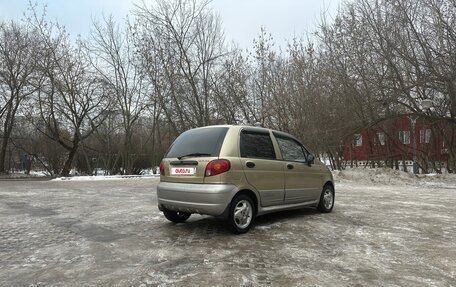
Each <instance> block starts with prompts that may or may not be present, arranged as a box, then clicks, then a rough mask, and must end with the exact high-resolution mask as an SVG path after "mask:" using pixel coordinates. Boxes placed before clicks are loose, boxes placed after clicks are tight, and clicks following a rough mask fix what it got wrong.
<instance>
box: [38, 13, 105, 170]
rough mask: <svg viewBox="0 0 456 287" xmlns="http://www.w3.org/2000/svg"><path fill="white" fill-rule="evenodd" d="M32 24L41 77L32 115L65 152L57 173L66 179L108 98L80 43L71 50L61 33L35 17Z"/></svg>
mask: <svg viewBox="0 0 456 287" xmlns="http://www.w3.org/2000/svg"><path fill="white" fill-rule="evenodd" d="M34 20H35V21H34V24H35V25H36V27H37V28H38V29H39V31H40V34H39V36H40V47H39V50H40V55H39V57H38V58H39V69H40V73H41V77H40V78H39V80H38V81H37V86H38V88H39V89H38V94H37V103H36V107H35V109H34V110H33V111H34V112H35V113H36V114H37V115H38V116H39V119H40V122H41V126H39V125H37V127H38V128H40V131H41V132H42V133H43V134H45V135H46V136H47V137H48V138H50V139H52V140H53V141H55V142H57V143H59V144H60V145H61V146H62V147H63V148H65V150H67V158H66V160H65V163H64V165H63V168H62V170H61V172H60V174H61V175H63V176H67V175H69V173H70V170H71V167H72V163H73V159H74V157H75V155H76V152H77V151H78V148H79V147H80V145H81V143H82V142H83V141H84V140H85V139H86V138H87V137H89V136H90V135H91V134H92V133H93V132H94V131H95V130H96V129H97V128H98V126H99V125H100V124H101V123H102V122H103V121H104V119H105V117H106V110H107V109H108V107H109V98H108V95H107V93H106V88H105V84H104V82H103V81H102V80H101V79H99V78H98V77H97V75H96V74H94V73H93V72H91V70H90V68H89V66H88V63H87V61H85V58H84V53H83V50H82V47H81V45H80V43H79V42H78V44H77V45H76V47H73V45H72V44H71V43H70V41H69V39H68V35H67V34H66V32H65V30H64V29H62V28H61V27H59V26H56V25H54V24H52V23H48V22H45V21H43V20H42V19H41V18H38V17H36V16H35V18H34Z"/></svg>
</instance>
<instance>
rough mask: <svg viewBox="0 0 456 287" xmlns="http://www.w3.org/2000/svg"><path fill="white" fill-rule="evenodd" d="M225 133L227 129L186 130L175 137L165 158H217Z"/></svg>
mask: <svg viewBox="0 0 456 287" xmlns="http://www.w3.org/2000/svg"><path fill="white" fill-rule="evenodd" d="M227 131H228V128H227V127H223V128H222V127H220V128H202V129H194V130H188V131H186V132H184V133H182V134H181V135H180V136H178V137H177V139H176V140H175V141H174V143H173V144H172V145H171V147H170V149H169V151H168V153H167V154H166V157H167V158H172V157H181V156H186V155H195V156H197V155H201V156H218V155H219V153H220V148H221V147H222V143H223V140H224V139H225V135H226V133H227Z"/></svg>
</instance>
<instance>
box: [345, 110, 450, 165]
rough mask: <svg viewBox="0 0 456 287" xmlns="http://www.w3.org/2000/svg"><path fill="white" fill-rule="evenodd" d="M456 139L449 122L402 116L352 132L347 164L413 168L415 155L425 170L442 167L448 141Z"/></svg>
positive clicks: (447, 155) (347, 151)
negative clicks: (431, 121)
mask: <svg viewBox="0 0 456 287" xmlns="http://www.w3.org/2000/svg"><path fill="white" fill-rule="evenodd" d="M453 142H455V143H456V137H455V132H454V129H453V128H452V127H451V125H450V124H449V123H448V122H443V121H440V122H433V123H430V122H428V121H425V120H424V119H422V118H418V117H400V118H396V119H392V120H387V121H384V122H381V123H379V124H377V125H376V126H373V127H371V128H369V129H364V130H361V131H359V132H357V133H354V134H352V135H350V136H348V137H347V138H346V139H345V141H344V144H343V160H344V162H345V164H346V165H347V166H359V165H371V166H383V165H386V166H391V167H396V168H400V169H407V170H409V171H411V168H412V167H413V160H414V155H415V158H416V163H417V168H418V167H419V168H420V169H421V171H426V172H428V171H432V170H435V171H439V170H440V169H441V168H442V167H445V166H446V165H447V162H448V159H449V150H448V148H449V146H448V145H451V144H452V143H453Z"/></svg>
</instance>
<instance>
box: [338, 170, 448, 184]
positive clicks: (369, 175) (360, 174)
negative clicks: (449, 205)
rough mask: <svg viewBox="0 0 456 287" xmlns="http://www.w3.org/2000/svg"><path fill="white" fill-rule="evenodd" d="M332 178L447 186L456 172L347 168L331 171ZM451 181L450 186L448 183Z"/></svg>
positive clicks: (347, 180) (366, 181)
mask: <svg viewBox="0 0 456 287" xmlns="http://www.w3.org/2000/svg"><path fill="white" fill-rule="evenodd" d="M333 176H334V179H335V180H336V181H337V182H338V183H339V182H340V183H342V184H343V183H349V182H353V181H355V182H360V183H365V184H374V185H375V184H378V185H391V184H392V185H396V186H404V185H422V184H425V185H432V186H434V185H436V184H439V185H443V186H447V188H451V187H452V186H454V183H455V182H456V174H448V173H446V174H429V175H428V174H418V175H415V174H412V173H408V172H404V171H401V170H394V169H391V168H363V167H358V168H347V169H345V170H342V171H338V170H336V171H333ZM449 183H451V184H452V185H451V186H448V184H449Z"/></svg>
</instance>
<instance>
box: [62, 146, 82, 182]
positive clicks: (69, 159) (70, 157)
mask: <svg viewBox="0 0 456 287" xmlns="http://www.w3.org/2000/svg"><path fill="white" fill-rule="evenodd" d="M78 147H79V143H77V142H76V143H73V148H72V149H71V150H70V153H69V154H68V157H67V160H66V161H65V165H64V166H63V169H62V172H61V173H60V175H61V176H69V175H70V171H71V165H72V163H73V159H74V156H75V155H76V151H77V150H78Z"/></svg>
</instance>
